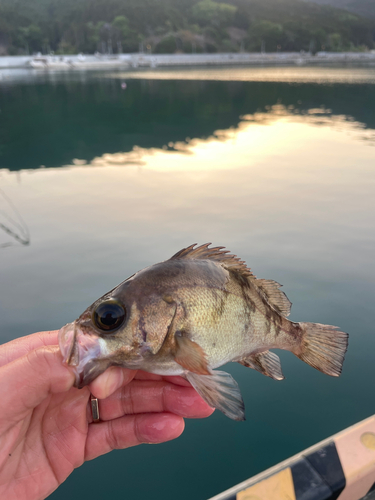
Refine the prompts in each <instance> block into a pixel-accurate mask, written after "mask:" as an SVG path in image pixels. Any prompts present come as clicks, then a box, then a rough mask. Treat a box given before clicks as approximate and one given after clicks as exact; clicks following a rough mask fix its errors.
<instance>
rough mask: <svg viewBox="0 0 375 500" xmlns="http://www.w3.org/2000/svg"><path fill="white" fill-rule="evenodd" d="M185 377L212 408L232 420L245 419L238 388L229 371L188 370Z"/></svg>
mask: <svg viewBox="0 0 375 500" xmlns="http://www.w3.org/2000/svg"><path fill="white" fill-rule="evenodd" d="M186 378H187V379H188V381H189V382H190V383H191V385H192V386H193V387H194V389H195V390H196V391H197V393H198V394H199V395H200V396H201V397H202V398H203V399H204V400H205V401H206V403H208V404H209V405H210V406H211V407H212V408H217V409H218V410H220V411H221V412H223V413H224V415H226V416H227V417H229V418H231V419H232V420H245V405H244V402H243V399H242V395H241V392H240V389H239V387H238V384H237V382H236V381H235V380H234V378H233V377H232V376H231V375H229V373H226V372H222V371H213V372H211V375H197V374H196V373H192V372H188V373H187V374H186Z"/></svg>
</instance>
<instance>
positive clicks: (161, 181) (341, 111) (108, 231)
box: [0, 68, 375, 500]
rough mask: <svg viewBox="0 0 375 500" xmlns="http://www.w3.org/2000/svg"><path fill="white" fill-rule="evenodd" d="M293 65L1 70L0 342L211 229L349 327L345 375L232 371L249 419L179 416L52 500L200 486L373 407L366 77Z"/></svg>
mask: <svg viewBox="0 0 375 500" xmlns="http://www.w3.org/2000/svg"><path fill="white" fill-rule="evenodd" d="M295 71H296V69H295V68H294V69H293V72H292V76H291V77H290V78H288V79H285V78H283V79H281V80H282V81H270V78H269V77H264V78H263V80H262V77H259V75H258V76H257V81H254V78H252V77H251V72H249V73H246V75H250V76H246V75H245V77H244V78H241V81H235V80H233V79H232V81H229V80H230V79H228V78H223V79H222V80H220V71H219V70H217V74H216V76H215V78H214V79H212V78H211V79H209V80H205V79H204V77H200V78H199V79H198V78H197V79H195V80H194V79H186V78H185V76H184V72H180V73H179V72H176V74H175V75H174V76H173V75H172V76H170V77H169V76H168V77H165V75H164V77H163V78H159V76H160V75H159V76H158V75H157V74H156V75H154V76H153V77H152V78H150V77H146V76H147V75H146V74H145V75H146V76H144V77H143V76H142V74H141V75H138V76H137V75H134V74H132V77H131V78H130V76H129V78H127V77H126V74H125V75H116V74H114V75H112V76H108V75H105V74H99V73H92V74H75V73H72V74H51V75H48V74H42V75H40V74H37V73H32V72H30V73H28V72H24V73H22V72H21V74H20V75H18V77H17V78H12V77H7V78H3V79H2V80H0V189H1V191H0V224H1V226H0V284H1V286H0V318H1V323H0V341H1V342H7V341H9V340H11V339H13V338H16V337H19V336H23V335H26V334H29V333H32V332H36V331H41V330H52V329H58V328H60V327H61V326H62V325H63V324H65V323H67V322H69V321H72V320H73V319H75V318H76V317H77V316H78V315H79V314H80V313H81V312H82V311H83V310H84V309H85V308H86V307H87V306H88V305H89V304H90V303H92V302H93V301H94V300H95V299H97V298H98V297H99V296H101V295H102V294H103V293H105V292H106V291H108V290H110V289H111V288H113V287H114V286H115V285H116V284H117V283H119V282H120V281H122V280H124V279H125V278H126V277H127V276H129V275H131V274H133V273H134V272H135V271H137V270H138V269H141V268H143V267H145V266H147V265H150V264H152V263H154V262H158V261H160V260H164V259H166V258H168V257H170V256H171V255H173V254H174V253H175V252H177V251H178V250H179V249H181V248H183V247H185V246H187V245H189V244H191V243H194V242H198V243H205V242H208V241H212V242H213V243H214V244H216V245H224V246H226V247H227V248H229V249H230V250H231V251H232V252H234V253H236V254H237V255H239V256H240V257H241V258H242V259H244V260H246V262H247V263H248V265H249V266H250V267H251V268H252V270H253V271H254V273H255V274H256V275H257V276H259V277H261V278H269V279H274V280H277V281H279V282H280V283H282V284H283V285H284V288H283V290H284V291H285V293H286V294H287V295H288V297H289V298H290V300H291V301H292V302H293V308H292V314H291V319H292V320H295V321H314V322H320V323H327V324H332V325H338V326H339V327H340V328H341V329H342V330H344V331H347V332H348V333H349V335H350V345H349V351H348V353H347V357H346V361H345V364H344V369H343V374H342V376H341V377H340V378H339V379H334V378H330V377H328V376H325V375H323V374H321V373H319V372H317V371H315V370H314V369H312V368H311V367H309V366H307V365H305V364H304V363H303V362H301V361H300V360H298V359H297V358H295V357H294V356H293V355H292V354H290V353H289V352H284V351H282V352H278V354H279V355H280V358H281V361H282V366H283V371H284V374H285V376H286V379H285V380H284V381H282V382H276V381H273V380H271V379H268V378H266V377H263V376H262V375H260V374H259V373H256V372H254V371H253V370H250V369H247V368H245V367H243V366H240V365H238V364H231V365H227V367H226V368H225V369H227V370H228V371H230V372H231V373H232V374H233V376H234V377H235V378H236V380H237V381H238V383H239V386H240V388H241V391H242V394H243V397H244V401H245V405H246V413H247V420H246V421H245V422H233V421H231V420H229V419H228V418H226V417H224V416H223V415H222V414H221V413H220V412H215V414H214V415H213V416H212V417H210V418H209V419H206V420H200V421H195V420H191V421H187V422H186V430H185V432H184V434H183V435H182V436H181V437H180V438H179V439H178V440H176V441H174V442H170V443H166V444H163V445H157V446H150V445H142V446H139V447H137V448H134V449H128V450H121V451H116V452H112V453H111V454H109V455H107V456H104V457H101V458H99V459H96V460H94V461H92V462H89V463H86V464H85V465H84V466H83V467H81V468H80V469H79V470H76V471H75V472H74V473H73V474H72V475H71V477H70V478H69V479H68V480H67V481H66V482H65V483H64V484H63V485H62V486H61V487H60V488H59V489H58V490H57V491H56V492H55V493H53V494H52V495H51V497H50V498H51V499H54V500H59V499H61V500H63V499H64V500H66V499H67V498H69V499H70V500H75V499H77V500H78V499H82V498H90V499H91V500H102V499H104V498H106V499H107V498H108V499H111V500H114V499H125V498H126V499H132V500H144V499H146V498H150V499H151V498H152V499H155V500H159V499H160V500H161V499H166V500H167V499H171V500H172V499H175V498H178V499H179V500H191V499H194V500H203V499H206V498H208V497H210V496H212V495H214V494H216V493H218V492H220V491H222V490H224V489H226V488H229V487H230V486H232V485H234V484H236V483H238V482H240V481H243V480H244V479H246V478H248V477H250V476H252V475H254V474H256V473H258V472H260V471H262V470H264V469H265V468H268V467H270V466H272V465H274V464H276V463H277V462H279V461H281V460H283V459H285V458H287V457H289V456H290V455H293V454H295V453H297V452H298V451H300V450H302V449H304V448H306V447H308V446H310V445H312V444H314V443H315V442H317V441H319V440H321V439H324V438H326V437H328V436H329V435H331V434H333V433H335V432H338V431H340V430H341V429H343V428H345V427H346V426H348V425H350V424H353V423H355V422H356V421H358V420H361V419H363V418H365V417H368V416H370V415H371V414H373V413H374V412H375V402H374V392H373V385H374V378H375V368H374V367H375V363H374V360H375V331H374V323H373V316H374V313H373V311H374V298H375V293H374V292H375V269H374V255H375V148H374V145H375V87H374V81H375V71H374V70H371V69H369V70H364V69H361V70H356V69H352V70H350V71H349V74H350V72H353V75H354V74H355V72H356V71H361V72H362V73H361V74H362V75H364V76H363V77H361V79H355V78H354V79H350V78H348V77H347V76H343V77H342V78H341V76H339V77H338V78H335V79H334V81H331V80H329V79H328V80H325V79H324V78H322V77H321V74H323V76H324V71H323V73H321V71H322V70H319V71H320V76H319V78H310V77H309V78H305V79H301V78H295V79H294V80H293V78H294V77H293V75H294V74H295ZM298 71H300V74H301V75H303V71H304V68H298ZM309 71H310V72H311V70H309ZM327 71H329V70H328V69H327ZM156 73H157V72H156ZM185 75H186V74H185ZM286 80H288V81H286ZM122 83H126V89H124V88H123V87H124V85H121V84H122ZM20 217H21V218H22V220H21V219H20ZM4 228H5V229H4ZM15 235H16V236H15ZM17 236H18V239H17ZM28 238H30V241H29V243H28V244H22V242H23V243H27V241H28Z"/></svg>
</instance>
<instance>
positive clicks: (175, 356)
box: [59, 243, 348, 420]
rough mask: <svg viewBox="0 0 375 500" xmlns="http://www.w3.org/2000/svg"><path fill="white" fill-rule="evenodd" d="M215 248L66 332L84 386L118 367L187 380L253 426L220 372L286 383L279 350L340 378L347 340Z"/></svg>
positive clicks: (65, 348)
mask: <svg viewBox="0 0 375 500" xmlns="http://www.w3.org/2000/svg"><path fill="white" fill-rule="evenodd" d="M209 245H210V243H208V244H205V245H202V246H199V247H196V244H194V245H191V246H189V247H187V248H184V249H183V250H181V251H180V252H178V253H176V254H175V255H174V256H173V257H172V258H170V259H169V260H166V261H164V262H161V263H159V264H154V265H153V266H150V267H147V268H146V269H143V270H142V271H139V272H137V273H136V274H134V275H133V276H131V277H130V278H128V279H127V280H125V281H124V282H122V283H121V284H120V285H118V286H117V287H116V288H114V289H113V290H111V291H110V292H108V293H106V294H105V295H103V297H101V298H100V299H98V300H97V301H96V302H94V303H93V304H92V305H91V306H90V307H88V308H87V309H86V311H85V312H84V313H83V314H82V315H81V316H80V317H79V318H78V319H77V320H76V321H74V322H73V323H69V324H68V325H66V326H64V327H63V328H62V329H61V330H60V332H59V344H60V349H61V352H62V354H63V357H64V362H65V363H67V364H69V365H72V366H74V367H75V371H76V386H77V387H79V388H81V387H83V386H85V385H87V384H89V383H90V382H92V381H93V380H94V379H95V378H96V377H97V376H98V375H100V374H101V373H103V372H104V370H106V369H107V368H108V367H109V366H114V365H117V366H123V367H126V368H130V369H134V370H137V369H140V370H145V371H147V372H151V373H156V374H159V375H181V376H183V377H185V378H186V379H187V380H188V381H189V382H190V383H191V385H192V386H193V387H194V388H195V390H196V391H197V392H198V393H199V394H200V395H201V396H202V398H203V399H204V400H205V401H206V402H207V403H208V404H209V405H210V406H211V407H213V408H217V409H219V410H221V411H222V412H223V413H224V414H225V415H227V416H228V417H229V418H232V419H234V420H244V419H245V411H244V404H243V400H242V396H241V393H240V390H239V388H238V385H237V383H236V381H235V380H234V379H233V378H232V376H231V375H229V374H228V373H226V372H223V371H215V368H218V367H219V366H221V365H224V364H225V363H228V362H229V361H235V362H238V363H240V364H242V365H244V366H247V367H248V368H253V369H254V370H258V371H259V372H260V373H262V374H263V375H267V376H268V377H271V378H273V379H275V380H282V379H283V378H284V376H283V374H282V371H281V365H280V359H279V357H278V356H277V355H276V354H274V353H273V352H270V349H286V350H288V351H291V352H292V353H293V354H295V355H296V356H297V357H298V358H300V359H301V360H302V361H305V363H308V364H309V365H310V366H312V367H314V368H316V369H317V370H320V371H321V372H323V373H326V374H327V375H332V376H334V377H337V376H339V375H340V373H341V368H342V364H343V361H344V355H345V352H346V349H347V345H348V335H347V334H346V333H344V332H341V331H340V330H339V329H338V328H337V327H335V326H330V325H321V324H319V323H296V322H293V321H289V320H288V319H287V316H288V315H289V313H290V308H291V303H290V301H289V300H288V298H287V297H286V295H285V294H284V293H283V292H282V291H281V290H280V286H281V285H280V284H279V283H277V282H276V281H271V280H264V279H258V278H256V277H255V276H254V274H252V272H251V271H250V269H249V268H248V267H247V266H246V264H245V262H244V261H242V260H240V259H239V258H238V257H236V256H235V255H232V254H230V253H229V251H225V250H223V249H224V247H214V248H209Z"/></svg>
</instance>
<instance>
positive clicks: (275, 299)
mask: <svg viewBox="0 0 375 500" xmlns="http://www.w3.org/2000/svg"><path fill="white" fill-rule="evenodd" d="M255 283H256V285H257V286H258V288H260V289H261V290H262V292H263V293H264V294H265V295H266V297H267V300H268V302H269V303H270V305H271V306H273V307H274V308H275V309H276V310H277V312H279V313H280V314H281V315H282V316H285V317H287V316H289V314H290V309H291V307H292V303H291V302H290V300H289V299H288V297H287V296H286V295H285V293H284V292H282V291H281V290H280V287H281V286H282V285H280V283H278V282H277V281H272V280H258V279H257V280H256V281H255Z"/></svg>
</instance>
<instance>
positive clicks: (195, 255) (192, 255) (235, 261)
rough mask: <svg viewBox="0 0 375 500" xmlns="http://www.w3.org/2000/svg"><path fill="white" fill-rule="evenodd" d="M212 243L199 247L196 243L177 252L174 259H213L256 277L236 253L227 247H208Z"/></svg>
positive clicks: (241, 272) (248, 275)
mask: <svg viewBox="0 0 375 500" xmlns="http://www.w3.org/2000/svg"><path fill="white" fill-rule="evenodd" d="M210 245H211V243H205V244H204V245H201V246H199V247H197V248H194V247H195V246H196V243H194V244H193V245H190V246H189V247H187V248H183V249H182V250H180V251H179V252H177V253H176V254H175V255H173V257H171V259H170V260H172V259H202V260H206V259H207V260H213V261H215V262H219V263H222V264H223V266H224V267H225V268H226V269H228V270H230V271H237V272H238V273H240V274H241V275H242V276H246V277H248V278H253V279H255V276H254V275H253V273H252V272H251V271H250V269H249V268H248V267H247V265H246V263H245V262H244V261H243V260H241V259H240V258H239V257H237V256H236V255H233V254H231V253H229V250H223V249H224V248H225V247H212V248H208V247H209V246H210Z"/></svg>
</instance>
